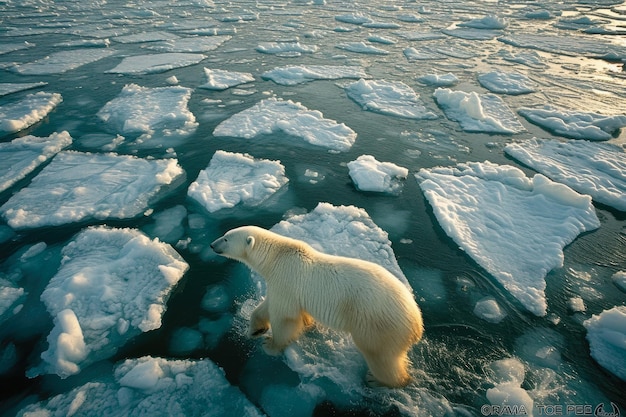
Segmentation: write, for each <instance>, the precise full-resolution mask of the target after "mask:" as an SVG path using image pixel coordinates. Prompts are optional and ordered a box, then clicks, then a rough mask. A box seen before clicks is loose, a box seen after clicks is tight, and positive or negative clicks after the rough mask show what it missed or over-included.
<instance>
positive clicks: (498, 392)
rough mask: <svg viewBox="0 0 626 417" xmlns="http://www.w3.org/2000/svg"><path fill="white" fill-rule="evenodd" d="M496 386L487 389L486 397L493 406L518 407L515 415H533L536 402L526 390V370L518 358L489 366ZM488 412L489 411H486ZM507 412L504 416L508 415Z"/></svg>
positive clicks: (498, 361) (499, 361) (500, 361)
mask: <svg viewBox="0 0 626 417" xmlns="http://www.w3.org/2000/svg"><path fill="white" fill-rule="evenodd" d="M488 370H489V371H490V373H491V375H492V378H493V381H494V386H493V387H491V388H489V389H487V392H486V396H487V399H488V400H489V402H490V403H491V404H492V405H497V406H500V407H502V408H501V410H506V408H505V407H506V406H509V407H516V408H515V410H517V412H516V413H514V414H520V415H533V405H534V400H533V399H532V397H531V396H530V394H529V393H528V391H526V390H525V389H524V388H522V384H523V383H524V379H525V374H526V370H525V368H524V364H523V363H522V362H521V361H520V360H519V359H517V358H506V359H500V360H497V361H495V362H492V363H490V364H489V368H488ZM486 410H487V411H488V410H489V409H486ZM507 414H508V413H507V412H506V411H505V413H504V414H503V415H507Z"/></svg>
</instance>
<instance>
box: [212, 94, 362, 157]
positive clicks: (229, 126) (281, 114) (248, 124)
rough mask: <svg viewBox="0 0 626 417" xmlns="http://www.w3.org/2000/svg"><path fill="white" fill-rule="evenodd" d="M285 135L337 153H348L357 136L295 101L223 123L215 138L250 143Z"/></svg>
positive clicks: (260, 107) (261, 105) (266, 105)
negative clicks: (245, 140) (227, 138)
mask: <svg viewBox="0 0 626 417" xmlns="http://www.w3.org/2000/svg"><path fill="white" fill-rule="evenodd" d="M278 131H283V132H285V133H287V134H289V135H292V136H296V137H300V138H302V139H304V140H305V141H306V142H308V143H310V144H312V145H316V146H321V147H324V148H327V149H330V150H333V151H339V152H341V151H347V150H349V149H350V147H352V144H353V143H354V141H355V140H356V133H355V132H354V131H353V130H352V129H350V128H349V127H348V126H346V125H345V124H343V123H341V124H339V123H337V122H336V121H334V120H331V119H326V118H324V115H323V114H322V113H321V112H319V111H317V110H309V109H307V108H306V107H304V106H303V105H302V104H300V103H294V102H293V101H291V100H287V101H284V100H279V99H276V98H269V99H266V100H262V101H260V102H258V103H257V104H255V105H254V106H252V107H250V108H249V109H247V110H244V111H242V112H239V113H237V114H235V115H233V116H231V117H230V118H228V119H226V120H224V121H223V122H221V123H220V124H219V125H218V126H217V127H216V128H215V130H214V131H213V136H216V137H221V136H232V137H239V138H246V139H250V138H253V137H255V136H258V135H262V134H265V135H269V134H271V133H274V132H278Z"/></svg>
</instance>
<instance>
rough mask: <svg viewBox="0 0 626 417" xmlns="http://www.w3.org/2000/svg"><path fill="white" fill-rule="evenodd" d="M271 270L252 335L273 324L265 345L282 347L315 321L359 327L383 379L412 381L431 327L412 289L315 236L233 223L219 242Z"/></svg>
mask: <svg viewBox="0 0 626 417" xmlns="http://www.w3.org/2000/svg"><path fill="white" fill-rule="evenodd" d="M211 247H212V248H213V249H214V250H215V252H217V253H218V254H220V255H222V256H226V257H228V258H232V259H236V260H238V261H241V262H243V263H245V264H246V265H248V267H250V268H251V269H253V270H254V271H256V272H258V273H259V274H261V276H263V278H264V279H265V281H266V283H267V294H266V297H265V300H264V301H263V302H262V303H261V304H260V305H259V306H258V307H257V308H256V309H255V310H254V312H253V313H252V317H251V319H250V328H249V335H250V336H251V337H255V336H260V335H262V334H264V333H265V332H267V330H269V328H270V327H271V328H272V337H271V338H267V340H266V342H265V348H266V351H268V353H272V354H276V353H278V352H280V351H282V349H284V348H285V347H286V346H287V345H289V344H290V343H291V342H293V341H294V340H296V339H297V338H298V337H299V336H300V334H301V333H302V332H303V331H304V329H305V328H306V327H308V326H310V325H312V324H313V321H314V320H315V321H318V322H319V323H321V324H323V325H325V326H328V327H331V328H333V329H336V330H341V331H346V332H349V333H350V334H351V335H352V338H353V340H354V343H355V344H356V346H357V347H358V348H359V350H360V351H361V353H362V354H363V356H364V357H365V360H366V362H367V364H368V366H369V369H370V372H371V374H372V375H373V376H374V378H375V381H370V382H371V383H372V384H376V383H378V384H380V385H385V386H390V387H400V386H404V385H406V384H407V383H408V382H409V381H410V376H409V374H408V372H407V367H408V365H409V359H408V356H407V352H408V350H409V349H410V348H411V346H412V345H413V344H415V343H417V342H418V341H419V340H420V339H421V337H422V332H423V323H422V315H421V312H420V310H419V308H418V306H417V304H416V302H415V299H414V298H413V295H412V294H411V292H410V291H409V290H408V289H407V288H406V287H405V286H404V284H402V283H401V282H400V281H399V280H398V279H397V278H396V277H394V276H393V275H392V274H391V273H390V272H388V271H387V270H386V269H385V268H383V267H382V266H379V265H377V264H374V263H372V262H367V261H363V260H360V259H354V258H346V257H341V256H333V255H327V254H324V253H321V252H318V251H316V250H315V249H313V248H312V247H311V246H309V245H308V244H306V243H304V242H302V241H299V240H295V239H291V238H288V237H284V236H281V235H278V234H276V233H273V232H271V231H269V230H265V229H262V228H259V227H255V226H244V227H240V228H237V229H233V230H230V231H229V232H227V233H226V234H225V235H224V236H222V237H221V238H219V239H217V240H216V241H215V242H213V243H212V244H211Z"/></svg>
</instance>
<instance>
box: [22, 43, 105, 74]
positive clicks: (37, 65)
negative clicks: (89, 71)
mask: <svg viewBox="0 0 626 417" xmlns="http://www.w3.org/2000/svg"><path fill="white" fill-rule="evenodd" d="M114 53H115V51H114V50H113V49H108V48H82V49H72V50H70V51H59V52H54V53H52V54H50V55H48V56H46V57H45V58H42V59H39V60H37V61H33V62H28V63H25V64H17V65H15V67H13V68H12V71H14V72H17V73H18V74H22V75H47V74H61V73H64V72H66V71H70V70H73V69H76V68H78V67H81V66H83V65H86V64H90V63H92V62H96V61H99V60H101V59H103V58H106V57H108V56H111V55H113V54H114Z"/></svg>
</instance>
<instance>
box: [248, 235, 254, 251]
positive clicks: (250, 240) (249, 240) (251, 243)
mask: <svg viewBox="0 0 626 417" xmlns="http://www.w3.org/2000/svg"><path fill="white" fill-rule="evenodd" d="M246 243H247V244H248V246H249V247H250V248H253V247H254V236H248V237H247V238H246Z"/></svg>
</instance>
